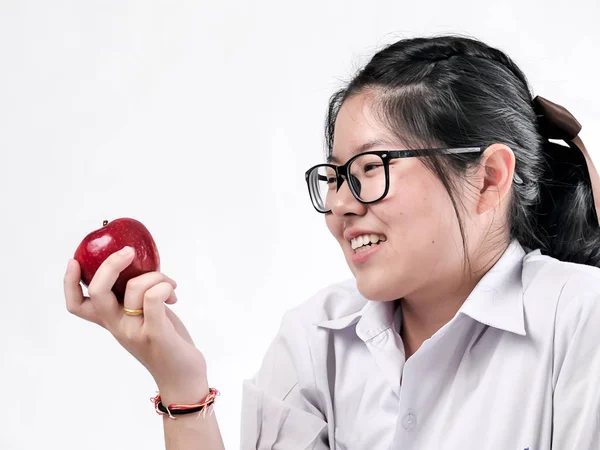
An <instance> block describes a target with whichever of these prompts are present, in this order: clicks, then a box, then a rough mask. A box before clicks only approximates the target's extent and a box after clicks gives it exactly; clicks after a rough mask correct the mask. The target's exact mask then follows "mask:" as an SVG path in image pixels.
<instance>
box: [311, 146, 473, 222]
mask: <svg viewBox="0 0 600 450" xmlns="http://www.w3.org/2000/svg"><path fill="white" fill-rule="evenodd" d="M482 152H483V149H482V148H481V147H458V148H424V149H414V150H413V149H406V150H371V151H368V152H363V153H359V154H357V155H354V156H353V157H352V158H350V159H349V160H348V161H347V162H346V164H343V165H341V166H336V165H335V164H316V165H314V166H312V167H311V168H310V169H308V170H307V171H306V172H305V174H304V178H305V180H306V185H307V186H308V195H309V196H310V200H311V202H312V205H313V207H314V208H315V210H316V211H317V212H319V213H321V214H328V213H330V212H331V209H328V210H326V211H321V210H320V209H319V208H317V206H316V201H315V198H314V195H313V191H312V190H311V188H310V177H311V173H312V172H313V171H316V170H318V168H319V167H331V168H332V169H333V170H335V174H336V184H337V186H336V190H335V191H336V192H338V191H339V190H340V187H341V186H342V184H343V183H344V179H345V178H347V177H348V168H349V167H350V165H352V163H353V162H354V161H355V160H356V159H358V158H360V157H362V156H364V155H377V156H379V157H380V158H381V160H382V161H383V167H384V171H385V190H384V191H383V194H382V195H381V196H380V197H379V198H377V199H376V200H372V201H368V202H367V201H364V200H361V199H360V198H359V194H358V193H357V192H356V190H355V187H354V185H353V183H350V182H349V183H348V187H349V188H350V192H352V195H353V196H354V198H355V199H356V200H358V201H359V202H361V203H362V204H364V205H370V204H373V203H376V202H378V201H380V200H381V199H383V198H384V197H385V196H386V195H387V194H388V191H389V189H390V161H391V160H392V159H399V158H415V157H420V156H430V155H436V154H438V155H439V154H442V155H455V154H461V153H482ZM316 173H317V175H316V176H317V177H319V176H320V175H319V173H318V172H316ZM321 177H322V176H321Z"/></svg>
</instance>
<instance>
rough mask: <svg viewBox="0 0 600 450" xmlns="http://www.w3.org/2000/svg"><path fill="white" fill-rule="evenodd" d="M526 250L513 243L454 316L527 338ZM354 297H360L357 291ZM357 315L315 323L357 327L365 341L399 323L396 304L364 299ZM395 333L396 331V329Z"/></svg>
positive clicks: (320, 325) (355, 313)
mask: <svg viewBox="0 0 600 450" xmlns="http://www.w3.org/2000/svg"><path fill="white" fill-rule="evenodd" d="M524 256H525V250H524V249H523V247H521V245H520V244H519V242H518V241H517V240H516V239H514V240H513V241H512V242H511V243H510V245H509V246H508V247H507V249H506V251H505V252H504V253H503V255H502V256H501V257H500V259H499V260H498V261H497V262H496V264H494V266H493V267H492V268H491V269H490V270H489V271H488V272H487V273H486V274H485V275H484V276H483V277H482V279H481V280H480V281H479V283H478V284H477V286H475V289H473V291H472V292H471V294H470V295H469V297H468V298H467V300H466V301H465V302H464V303H463V305H462V306H461V307H460V309H459V310H458V313H457V314H464V315H467V316H469V317H471V318H472V319H474V320H476V321H478V322H481V323H483V324H486V325H489V326H492V327H494V328H498V329H501V330H505V331H509V332H511V333H516V334H519V335H523V336H524V335H526V332H525V317H524V311H523V285H522V282H521V273H522V267H523V257H524ZM355 293H356V295H358V296H359V297H362V296H361V295H360V293H358V291H357V290H356V291H355ZM362 298H363V299H364V302H365V304H364V306H363V307H362V309H360V310H359V311H355V312H352V313H350V314H347V315H344V316H341V317H338V318H334V319H330V320H325V321H322V322H318V323H316V324H315V325H317V326H318V327H321V328H328V329H330V330H342V329H345V328H348V327H350V326H351V325H354V324H357V326H356V334H357V335H358V336H359V337H360V338H361V339H363V340H365V341H366V340H368V339H371V338H373V337H375V336H376V335H378V334H379V333H381V332H382V331H384V330H386V329H388V328H390V327H392V326H394V322H395V320H398V318H399V314H396V312H397V306H398V302H397V301H388V302H381V301H372V300H368V299H366V298H364V297H362ZM395 328H396V329H397V327H395Z"/></svg>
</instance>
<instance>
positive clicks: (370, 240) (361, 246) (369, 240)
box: [350, 234, 387, 253]
mask: <svg viewBox="0 0 600 450" xmlns="http://www.w3.org/2000/svg"><path fill="white" fill-rule="evenodd" d="M385 241H387V238H386V237H385V236H384V235H379V234H370V235H364V236H358V237H356V238H354V239H352V240H351V241H350V244H351V246H352V251H353V252H354V253H362V252H365V251H367V250H369V249H370V248H373V247H375V246H377V245H380V244H381V243H382V242H385Z"/></svg>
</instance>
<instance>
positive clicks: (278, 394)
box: [240, 312, 329, 450]
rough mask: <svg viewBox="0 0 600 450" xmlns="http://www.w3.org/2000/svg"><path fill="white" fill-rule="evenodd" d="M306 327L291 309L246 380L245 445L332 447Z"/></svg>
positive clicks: (246, 449) (302, 449)
mask: <svg viewBox="0 0 600 450" xmlns="http://www.w3.org/2000/svg"><path fill="white" fill-rule="evenodd" d="M316 397H317V391H316V387H315V384H314V368H313V364H312V359H311V354H310V350H309V348H308V341H307V337H306V329H304V328H303V327H302V326H301V325H300V323H299V320H298V319H297V318H295V317H294V315H293V314H292V313H290V312H288V313H286V314H285V315H284V317H283V320H282V323H281V326H280V329H279V331H278V333H277V335H276V337H275V339H274V340H273V342H272V343H271V345H270V346H269V349H268V350H267V353H266V355H265V357H264V359H263V362H262V365H261V367H260V369H259V371H258V373H257V374H256V375H255V376H254V377H253V378H251V379H249V380H244V382H243V386H242V420H241V423H242V426H241V433H240V439H241V450H267V449H268V450H271V449H273V450H284V449H285V450H328V449H329V445H328V438H327V422H326V420H325V417H324V415H323V414H322V413H321V412H320V410H319V409H318V407H317V406H316V403H317V402H316Z"/></svg>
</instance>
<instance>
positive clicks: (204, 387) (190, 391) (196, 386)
mask: <svg viewBox="0 0 600 450" xmlns="http://www.w3.org/2000/svg"><path fill="white" fill-rule="evenodd" d="M158 392H159V394H160V397H161V399H162V403H163V405H170V404H173V403H175V404H193V403H196V402H198V401H200V400H201V399H203V398H205V397H206V396H207V395H208V394H209V393H210V387H209V385H208V380H207V379H206V378H204V379H200V380H198V382H196V383H185V384H183V383H182V384H177V385H163V386H160V385H159V388H158Z"/></svg>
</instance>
